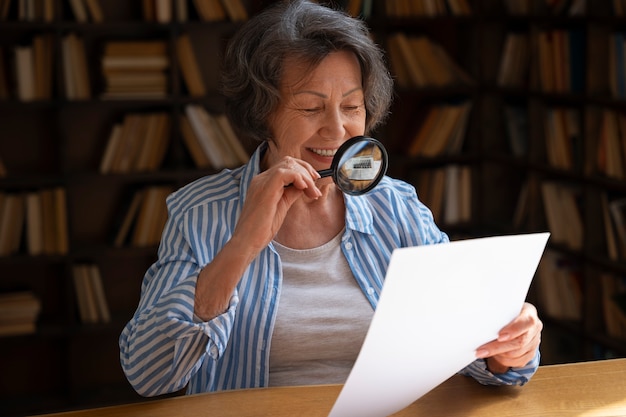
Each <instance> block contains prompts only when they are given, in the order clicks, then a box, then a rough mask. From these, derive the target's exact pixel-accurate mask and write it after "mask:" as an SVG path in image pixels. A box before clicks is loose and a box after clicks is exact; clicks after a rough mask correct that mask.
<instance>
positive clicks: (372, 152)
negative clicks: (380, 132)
mask: <svg viewBox="0 0 626 417" xmlns="http://www.w3.org/2000/svg"><path fill="white" fill-rule="evenodd" d="M388 161H389V157H388V155H387V150H386V149H385V147H384V146H383V144H382V143H380V142H379V141H378V140H376V139H374V138H370V137H367V136H355V137H353V138H350V139H348V140H347V141H346V142H344V143H343V144H342V145H341V146H340V147H339V149H337V153H336V154H335V156H334V157H333V161H332V163H331V165H330V168H329V169H323V170H321V171H318V173H319V174H320V176H321V177H322V178H324V177H333V181H334V182H335V184H337V187H339V189H340V190H341V191H343V192H344V193H346V194H349V195H363V194H365V193H367V192H368V191H370V190H372V189H373V188H374V187H376V185H378V183H379V182H380V180H382V179H383V177H384V176H385V173H386V172H387V165H388V163H389V162H388Z"/></svg>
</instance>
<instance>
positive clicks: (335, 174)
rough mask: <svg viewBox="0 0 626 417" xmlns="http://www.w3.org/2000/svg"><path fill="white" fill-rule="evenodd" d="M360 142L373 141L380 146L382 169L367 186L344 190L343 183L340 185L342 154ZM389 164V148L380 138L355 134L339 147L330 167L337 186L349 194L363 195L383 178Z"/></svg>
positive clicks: (372, 142)
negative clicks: (339, 175) (386, 147)
mask: <svg viewBox="0 0 626 417" xmlns="http://www.w3.org/2000/svg"><path fill="white" fill-rule="evenodd" d="M358 142H367V143H371V144H374V145H376V146H378V148H379V149H380V151H381V154H382V161H381V162H382V166H381V168H380V171H379V172H378V176H377V177H376V178H375V179H374V180H373V181H372V183H371V184H370V185H368V186H367V187H365V188H361V189H359V190H344V189H343V187H341V185H339V184H340V182H339V178H338V174H339V169H338V168H339V167H338V165H339V161H340V160H341V159H342V156H343V154H344V153H345V152H346V150H347V149H348V148H350V147H352V146H353V145H354V144H355V143H358ZM388 164H389V156H388V155H387V149H385V147H384V146H383V144H382V143H381V142H380V141H379V140H377V139H374V138H372V137H369V136H354V137H352V138H350V139H348V140H347V141H345V142H344V143H342V144H341V146H339V149H337V153H336V155H335V158H333V160H332V162H331V166H330V169H331V171H332V176H333V181H334V182H335V184H337V186H338V187H339V188H340V189H341V191H343V192H344V193H345V194H348V195H363V194H365V193H367V192H369V191H371V190H372V189H373V188H374V187H376V186H377V185H378V183H379V182H380V181H381V180H382V179H383V177H384V176H385V174H386V173H387V166H388Z"/></svg>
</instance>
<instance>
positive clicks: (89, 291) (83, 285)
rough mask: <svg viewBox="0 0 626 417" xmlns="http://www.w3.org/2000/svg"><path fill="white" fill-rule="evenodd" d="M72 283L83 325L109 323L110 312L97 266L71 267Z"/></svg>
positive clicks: (83, 264) (87, 264)
mask: <svg viewBox="0 0 626 417" xmlns="http://www.w3.org/2000/svg"><path fill="white" fill-rule="evenodd" d="M72 281H73V282H74V292H75V294H76V303H77V305H78V315H79V318H80V321H81V322H82V323H84V324H95V323H109V322H111V312H110V310H109V305H108V302H107V297H106V293H105V290H104V285H103V282H102V276H101V274H100V269H99V268H98V266H97V265H95V264H91V263H78V264H75V265H72Z"/></svg>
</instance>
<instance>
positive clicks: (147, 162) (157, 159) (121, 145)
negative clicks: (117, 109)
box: [100, 112, 171, 174]
mask: <svg viewBox="0 0 626 417" xmlns="http://www.w3.org/2000/svg"><path fill="white" fill-rule="evenodd" d="M170 136H171V117H170V115H169V114H168V113H165V112H153V113H129V114H126V115H125V116H124V119H123V120H122V121H121V122H119V123H115V124H114V125H113V127H112V129H111V132H110V134H109V139H108V142H107V146H106V149H105V151H104V154H103V155H102V160H101V162H100V173H102V174H108V173H129V172H142V171H156V170H158V169H159V167H160V166H161V163H162V162H163V159H164V157H165V154H166V152H167V148H168V145H169V141H170Z"/></svg>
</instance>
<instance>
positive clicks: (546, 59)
mask: <svg viewBox="0 0 626 417" xmlns="http://www.w3.org/2000/svg"><path fill="white" fill-rule="evenodd" d="M585 44H586V40H585V35H584V32H583V31H580V30H569V31H567V30H561V29H552V30H539V31H537V32H533V33H532V34H529V33H526V32H510V33H507V35H506V37H505V39H504V44H503V47H502V54H501V58H500V64H499V68H498V73H497V80H496V81H497V83H498V85H500V86H502V87H511V88H522V87H526V85H527V84H528V83H529V82H530V73H531V59H530V58H531V56H534V57H537V59H535V60H534V62H535V67H534V68H533V70H534V71H535V73H536V74H537V79H536V81H534V82H535V83H536V87H537V88H538V89H540V90H541V91H544V92H551V93H570V92H574V93H581V92H583V91H584V89H585V67H586V62H585Z"/></svg>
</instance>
